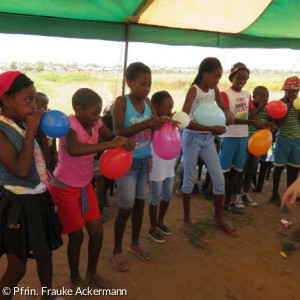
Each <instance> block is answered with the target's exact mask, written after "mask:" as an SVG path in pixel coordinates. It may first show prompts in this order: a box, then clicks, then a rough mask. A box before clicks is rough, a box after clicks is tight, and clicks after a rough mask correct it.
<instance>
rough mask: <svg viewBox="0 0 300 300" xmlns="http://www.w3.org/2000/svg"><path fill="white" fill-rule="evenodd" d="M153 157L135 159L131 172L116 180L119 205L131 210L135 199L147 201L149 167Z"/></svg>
mask: <svg viewBox="0 0 300 300" xmlns="http://www.w3.org/2000/svg"><path fill="white" fill-rule="evenodd" d="M150 157H151V156H147V157H144V158H134V159H133V161H132V165H131V168H130V170H129V172H128V173H127V174H126V175H125V176H124V177H122V178H119V179H117V180H116V183H117V187H118V205H119V207H120V208H124V209H131V208H132V207H133V206H134V203H135V199H139V200H146V199H147V198H148V193H149V184H148V165H149V161H150Z"/></svg>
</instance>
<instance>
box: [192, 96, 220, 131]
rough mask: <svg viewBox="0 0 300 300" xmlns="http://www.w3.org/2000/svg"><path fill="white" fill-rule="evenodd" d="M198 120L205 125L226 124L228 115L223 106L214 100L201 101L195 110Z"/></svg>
mask: <svg viewBox="0 0 300 300" xmlns="http://www.w3.org/2000/svg"><path fill="white" fill-rule="evenodd" d="M194 116H195V119H196V122H197V123H199V124H201V125H204V126H215V125H219V126H225V123H226V117H225V115H224V113H223V111H222V110H221V108H220V107H219V106H218V105H216V104H215V103H213V102H202V103H200V104H199V105H198V106H197V107H196V109H195V112H194Z"/></svg>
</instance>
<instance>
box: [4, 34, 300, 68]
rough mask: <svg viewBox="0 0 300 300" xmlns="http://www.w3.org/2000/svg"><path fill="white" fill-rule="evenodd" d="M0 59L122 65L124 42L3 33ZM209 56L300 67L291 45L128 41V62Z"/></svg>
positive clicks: (226, 63)
mask: <svg viewBox="0 0 300 300" xmlns="http://www.w3.org/2000/svg"><path fill="white" fill-rule="evenodd" d="M0 45H1V47H0V62H4V63H11V62H12V61H16V62H37V61H43V62H53V63H63V64H72V63H75V62H76V63H79V64H88V63H93V64H97V65H107V66H115V65H123V60H124V48H125V44H124V43H123V42H111V41H103V40H85V39H72V38H56V37H44V36H31V35H17V34H0ZM208 56H214V57H217V58H218V59H219V60H220V61H221V63H222V65H223V69H224V70H225V71H226V70H229V69H230V68H231V66H232V65H233V64H234V63H236V62H239V61H240V62H243V63H245V64H246V65H247V67H248V68H249V69H252V70H253V69H270V70H285V71H292V72H297V71H300V50H291V49H256V48H252V49H247V48H244V49H242V48H239V49H222V48H211V47H194V46H167V45H158V44H150V43H134V42H130V43H129V49H128V64H129V63H131V62H135V61H141V62H143V63H145V64H147V65H148V66H150V67H152V66H159V67H179V68H184V67H194V68H197V67H198V66H199V64H200V62H201V61H202V60H203V59H204V58H205V57H208Z"/></svg>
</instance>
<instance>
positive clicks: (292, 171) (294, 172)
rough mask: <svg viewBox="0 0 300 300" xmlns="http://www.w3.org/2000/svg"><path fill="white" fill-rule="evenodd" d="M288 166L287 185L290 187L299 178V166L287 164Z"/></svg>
mask: <svg viewBox="0 0 300 300" xmlns="http://www.w3.org/2000/svg"><path fill="white" fill-rule="evenodd" d="M286 168H287V171H286V176H287V187H289V186H290V185H291V184H292V183H293V182H294V181H295V180H296V179H297V177H298V174H299V168H295V167H292V166H289V165H287V166H286Z"/></svg>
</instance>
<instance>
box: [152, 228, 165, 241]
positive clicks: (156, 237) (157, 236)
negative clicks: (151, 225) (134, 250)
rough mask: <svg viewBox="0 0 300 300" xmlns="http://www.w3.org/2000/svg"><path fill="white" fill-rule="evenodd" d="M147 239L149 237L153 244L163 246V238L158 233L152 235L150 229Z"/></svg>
mask: <svg viewBox="0 0 300 300" xmlns="http://www.w3.org/2000/svg"><path fill="white" fill-rule="evenodd" d="M149 237H151V239H152V240H153V241H154V242H156V243H159V244H163V243H164V242H165V238H164V236H163V235H162V234H161V233H160V232H159V231H156V232H155V233H152V232H151V229H149Z"/></svg>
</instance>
